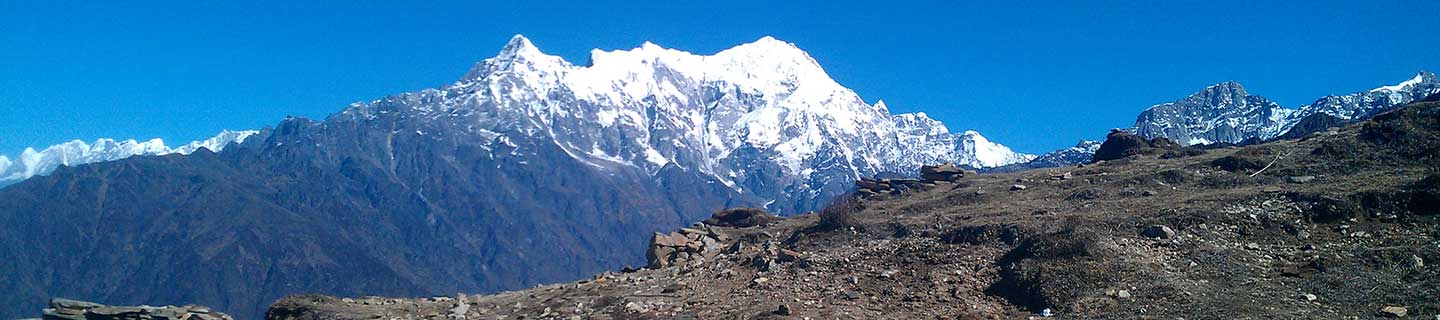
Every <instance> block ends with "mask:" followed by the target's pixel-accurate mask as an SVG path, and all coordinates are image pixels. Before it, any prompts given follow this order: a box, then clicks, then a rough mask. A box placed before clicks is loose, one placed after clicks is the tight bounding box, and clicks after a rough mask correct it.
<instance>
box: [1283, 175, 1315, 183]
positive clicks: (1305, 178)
mask: <svg viewBox="0 0 1440 320" xmlns="http://www.w3.org/2000/svg"><path fill="white" fill-rule="evenodd" d="M1285 181H1288V182H1290V183H1307V182H1311V181H1315V176H1289V177H1285Z"/></svg>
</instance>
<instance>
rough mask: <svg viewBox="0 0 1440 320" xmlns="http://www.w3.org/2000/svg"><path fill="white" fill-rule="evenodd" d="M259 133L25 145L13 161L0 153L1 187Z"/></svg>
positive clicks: (218, 145) (214, 147) (218, 146)
mask: <svg viewBox="0 0 1440 320" xmlns="http://www.w3.org/2000/svg"><path fill="white" fill-rule="evenodd" d="M256 133H259V131H256V130H241V131H230V130H225V131H222V132H220V134H218V135H215V136H214V137H211V138H209V139H205V140H200V141H192V142H190V143H187V144H184V145H181V146H177V147H175V148H170V147H168V146H165V141H163V140H160V139H150V140H148V141H144V142H139V141H135V140H133V139H131V140H123V141H116V140H113V139H99V140H95V142H94V143H85V142H84V141H80V140H74V141H70V142H66V143H62V144H57V145H53V146H50V147H47V148H44V149H41V150H39V151H36V150H35V149H34V148H26V149H25V151H24V152H21V153H20V156H19V157H18V158H16V159H15V160H11V159H10V158H9V157H6V156H3V155H0V187H4V186H7V185H11V184H15V183H16V182H20V181H21V180H25V179H28V178H30V177H33V176H36V175H45V174H50V172H51V171H55V168H58V167H60V166H74V165H81V164H86V163H95V162H103V161H114V160H120V159H125V158H129V157H132V156H142V155H143V156H160V155H167V154H190V153H192V152H195V150H199V149H200V148H205V149H209V150H210V151H213V152H219V151H220V150H222V149H224V148H225V146H227V145H229V144H231V143H241V142H244V141H245V138H248V137H250V136H251V135H254V134H256Z"/></svg>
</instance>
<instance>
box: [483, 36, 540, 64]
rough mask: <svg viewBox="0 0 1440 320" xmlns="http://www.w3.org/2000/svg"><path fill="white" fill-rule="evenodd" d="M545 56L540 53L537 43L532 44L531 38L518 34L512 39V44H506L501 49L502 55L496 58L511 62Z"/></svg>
mask: <svg viewBox="0 0 1440 320" xmlns="http://www.w3.org/2000/svg"><path fill="white" fill-rule="evenodd" d="M543 54H545V53H543V52H540V48H536V47H535V43H532V42H530V38H526V37H525V36H524V35H519V34H517V35H515V36H514V37H511V38H510V42H507V43H505V47H504V48H501V49H500V54H497V55H495V58H496V59H499V60H509V59H514V58H517V57H527V56H535V55H543Z"/></svg>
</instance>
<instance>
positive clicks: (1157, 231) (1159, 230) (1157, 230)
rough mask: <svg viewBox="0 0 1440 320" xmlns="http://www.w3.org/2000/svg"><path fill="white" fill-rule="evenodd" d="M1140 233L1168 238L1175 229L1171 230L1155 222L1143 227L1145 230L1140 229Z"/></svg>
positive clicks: (1173, 233) (1172, 235)
mask: <svg viewBox="0 0 1440 320" xmlns="http://www.w3.org/2000/svg"><path fill="white" fill-rule="evenodd" d="M1140 234H1142V235H1144V236H1146V237H1151V238H1161V239H1169V238H1170V237H1174V236H1175V230H1171V229H1170V227H1167V226H1164V225H1158V224H1157V225H1152V226H1149V227H1145V230H1142V231H1140Z"/></svg>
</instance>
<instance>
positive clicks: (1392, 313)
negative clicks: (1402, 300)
mask: <svg viewBox="0 0 1440 320" xmlns="http://www.w3.org/2000/svg"><path fill="white" fill-rule="evenodd" d="M1379 313H1380V316H1382V317H1388V318H1403V317H1405V315H1407V314H1409V313H1410V309H1409V308H1405V307H1397V306H1386V307H1384V308H1380V312H1379Z"/></svg>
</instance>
